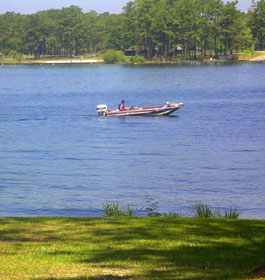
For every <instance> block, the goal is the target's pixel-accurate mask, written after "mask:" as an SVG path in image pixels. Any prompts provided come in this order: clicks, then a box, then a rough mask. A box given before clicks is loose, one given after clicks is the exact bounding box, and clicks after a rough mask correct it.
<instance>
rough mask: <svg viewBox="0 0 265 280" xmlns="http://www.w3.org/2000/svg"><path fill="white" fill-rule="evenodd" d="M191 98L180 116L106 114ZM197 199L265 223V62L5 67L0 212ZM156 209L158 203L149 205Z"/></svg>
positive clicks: (181, 207)
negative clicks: (104, 108) (103, 109)
mask: <svg viewBox="0 0 265 280" xmlns="http://www.w3.org/2000/svg"><path fill="white" fill-rule="evenodd" d="M121 99H125V101H126V105H127V106H132V105H133V106H143V105H146V106H148V105H160V104H161V105H162V104H164V103H165V102H166V101H172V102H183V103H184V104H185V106H184V107H183V108H181V109H180V110H179V111H177V113H175V114H174V116H173V117H128V118H118V117H117V118H98V117H97V114H96V106H97V104H107V105H108V106H109V108H117V106H118V104H119V103H120V100H121ZM196 201H201V202H203V203H206V204H209V205H210V206H213V207H221V208H230V207H235V208H237V209H238V210H239V211H240V213H241V217H242V218H258V219H264V218H265V64H264V63H254V64H248V63H244V64H223V65H186V66H120V65H77V66H75V65H67V66H34V65H26V66H7V65H5V66H1V67H0V215H1V216H43V215H45V216H46V215H49V216H62V215H69V216H84V215H86V216H100V215H102V214H103V212H102V208H103V204H104V203H106V202H119V203H120V204H121V205H127V204H130V205H131V206H132V207H134V208H138V209H142V211H141V213H140V214H141V215H145V214H146V213H145V211H144V209H145V208H147V207H153V206H154V205H156V207H158V208H157V209H156V210H157V211H159V212H161V213H163V212H168V211H181V212H183V213H188V212H189V210H188V209H190V206H191V205H193V204H194V203H195V202H196ZM152 205H153V206H152Z"/></svg>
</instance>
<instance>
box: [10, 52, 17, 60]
mask: <svg viewBox="0 0 265 280" xmlns="http://www.w3.org/2000/svg"><path fill="white" fill-rule="evenodd" d="M8 56H9V57H12V58H14V59H16V58H17V56H18V53H17V51H13V50H11V51H10V52H9V53H8Z"/></svg>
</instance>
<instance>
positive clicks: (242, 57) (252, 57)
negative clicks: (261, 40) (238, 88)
mask: <svg viewBox="0 0 265 280" xmlns="http://www.w3.org/2000/svg"><path fill="white" fill-rule="evenodd" d="M229 61H231V62H241V61H246V62H262V61H265V51H257V52H255V53H252V54H248V53H247V54H245V53H240V54H238V59H237V60H218V59H213V61H212V62H213V63H215V62H229ZM101 63H104V60H103V59H101V58H98V59H83V58H79V59H77V58H64V59H56V60H52V59H47V58H44V59H38V60H35V59H32V58H29V59H13V58H0V65H2V66H4V65H9V64H23V65H31V64H51V65H56V64H101ZM182 63H184V64H193V63H210V61H209V59H207V58H206V59H204V60H199V59H198V60H194V59H188V58H185V59H180V58H179V60H177V61H171V60H169V61H165V60H162V61H157V60H151V61H145V62H144V64H182ZM125 64H132V63H126V62H125Z"/></svg>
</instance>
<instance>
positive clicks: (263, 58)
mask: <svg viewBox="0 0 265 280" xmlns="http://www.w3.org/2000/svg"><path fill="white" fill-rule="evenodd" d="M264 60H265V53H264V54H263V55H260V56H257V57H255V58H251V59H249V61H264Z"/></svg>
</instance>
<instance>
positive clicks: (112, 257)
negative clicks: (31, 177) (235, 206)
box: [0, 217, 265, 280]
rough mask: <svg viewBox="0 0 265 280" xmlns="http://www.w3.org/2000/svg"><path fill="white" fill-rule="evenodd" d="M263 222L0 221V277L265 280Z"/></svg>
mask: <svg viewBox="0 0 265 280" xmlns="http://www.w3.org/2000/svg"><path fill="white" fill-rule="evenodd" d="M264 264H265V221H257V220H224V219H195V218H151V217H146V218H122V217H119V218H66V217H63V218H0V279H12V280H13V279H40V280H47V279H64V280H66V279H75V280H77V279H81V280H82V279H90V280H100V279H107V280H110V279H118V280H119V279H124V280H125V279H184V280H193V279H194V280H195V279H196V280H197V279H198V280H200V279H201V280H202V279H211V280H213V279H226V280H228V279H262V278H258V276H257V275H253V274H250V273H251V272H252V271H254V270H255V269H257V268H259V267H262V266H263V265H264Z"/></svg>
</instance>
